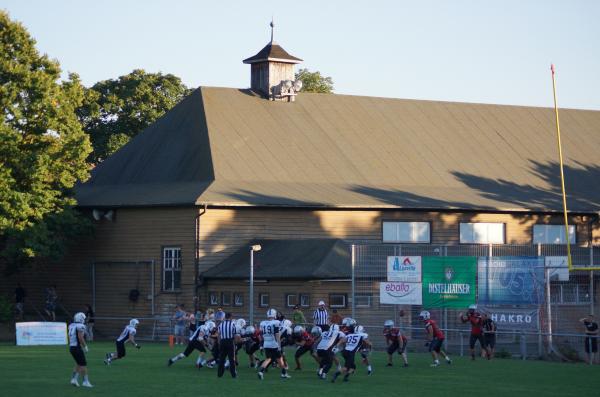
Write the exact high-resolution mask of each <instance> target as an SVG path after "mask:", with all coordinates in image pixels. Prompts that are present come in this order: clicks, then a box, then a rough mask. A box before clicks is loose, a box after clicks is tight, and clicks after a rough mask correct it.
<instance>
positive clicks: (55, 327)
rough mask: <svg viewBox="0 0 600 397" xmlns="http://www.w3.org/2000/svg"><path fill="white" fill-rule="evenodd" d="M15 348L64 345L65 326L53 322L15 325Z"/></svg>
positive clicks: (65, 336)
mask: <svg viewBox="0 0 600 397" xmlns="http://www.w3.org/2000/svg"><path fill="white" fill-rule="evenodd" d="M16 329H17V346H31V345H66V344H67V324H66V323H53V322H29V323H17V324H16Z"/></svg>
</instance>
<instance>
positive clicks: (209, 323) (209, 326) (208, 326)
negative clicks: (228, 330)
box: [204, 320, 217, 332]
mask: <svg viewBox="0 0 600 397" xmlns="http://www.w3.org/2000/svg"><path fill="white" fill-rule="evenodd" d="M204 326H205V327H206V329H207V330H208V332H210V331H212V330H213V329H215V327H216V326H217V325H216V324H215V322H214V321H210V320H209V321H207V322H205V323H204Z"/></svg>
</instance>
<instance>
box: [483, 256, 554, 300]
mask: <svg viewBox="0 0 600 397" xmlns="http://www.w3.org/2000/svg"><path fill="white" fill-rule="evenodd" d="M478 273H479V274H478V275H479V296H478V302H479V303H480V304H482V305H538V304H541V303H543V302H544V258H543V257H537V256H534V257H530V256H498V257H480V258H479V262H478Z"/></svg>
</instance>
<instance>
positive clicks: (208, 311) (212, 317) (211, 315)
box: [204, 308, 215, 321]
mask: <svg viewBox="0 0 600 397" xmlns="http://www.w3.org/2000/svg"><path fill="white" fill-rule="evenodd" d="M204 320H205V321H209V320H210V321H215V311H214V310H213V309H210V308H209V309H206V316H204Z"/></svg>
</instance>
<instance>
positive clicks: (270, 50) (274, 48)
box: [242, 42, 302, 63]
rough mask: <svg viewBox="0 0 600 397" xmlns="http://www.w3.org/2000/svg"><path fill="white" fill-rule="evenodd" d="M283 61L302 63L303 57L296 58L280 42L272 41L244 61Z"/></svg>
mask: <svg viewBox="0 0 600 397" xmlns="http://www.w3.org/2000/svg"><path fill="white" fill-rule="evenodd" d="M267 61H274V62H282V63H300V62H302V59H300V58H296V57H295V56H293V55H290V54H289V53H288V52H287V51H286V50H284V49H283V47H281V46H280V45H279V44H277V43H274V42H270V43H268V44H267V45H266V46H264V47H263V49H262V50H260V51H259V52H258V53H257V54H256V55H254V56H251V57H250V58H246V59H244V60H243V61H242V62H244V63H258V62H267Z"/></svg>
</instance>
